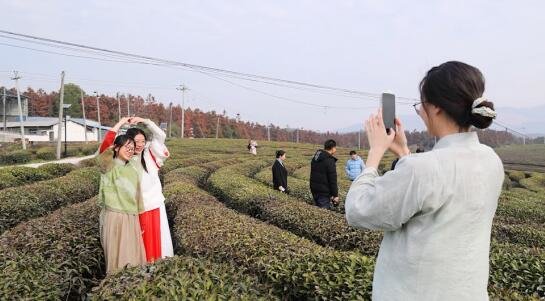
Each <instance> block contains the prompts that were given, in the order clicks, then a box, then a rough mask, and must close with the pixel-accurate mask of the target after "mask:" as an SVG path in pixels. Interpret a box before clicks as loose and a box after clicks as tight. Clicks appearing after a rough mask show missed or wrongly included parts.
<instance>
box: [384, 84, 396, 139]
mask: <svg viewBox="0 0 545 301" xmlns="http://www.w3.org/2000/svg"><path fill="white" fill-rule="evenodd" d="M395 117H396V97H395V95H394V94H391V93H382V120H384V127H385V128H386V133H388V134H389V133H390V129H394V130H395V128H396V125H395Z"/></svg>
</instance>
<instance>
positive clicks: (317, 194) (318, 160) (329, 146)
mask: <svg viewBox="0 0 545 301" xmlns="http://www.w3.org/2000/svg"><path fill="white" fill-rule="evenodd" d="M336 151H337V143H336V142H335V141H334V140H331V139H330V140H327V141H326V142H325V143H324V149H323V150H322V149H320V150H318V151H316V153H315V154H314V157H312V161H311V164H310V191H311V192H312V197H313V198H314V203H315V204H316V206H318V207H320V208H326V209H331V206H332V205H335V206H336V205H338V204H339V188H338V186H337V167H336V162H337V158H335V157H333V155H334V154H335V152H336Z"/></svg>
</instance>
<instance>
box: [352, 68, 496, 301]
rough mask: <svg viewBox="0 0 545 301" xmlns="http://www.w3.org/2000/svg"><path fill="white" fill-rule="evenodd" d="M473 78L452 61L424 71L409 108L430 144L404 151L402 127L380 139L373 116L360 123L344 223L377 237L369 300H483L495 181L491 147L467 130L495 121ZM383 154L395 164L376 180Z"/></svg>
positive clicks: (475, 74) (475, 73) (380, 125)
mask: <svg viewBox="0 0 545 301" xmlns="http://www.w3.org/2000/svg"><path fill="white" fill-rule="evenodd" d="M484 87H485V84H484V78H483V75H482V74H481V72H480V71H479V70H478V69H477V68H475V67H473V66H470V65H467V64H464V63H461V62H446V63H444V64H442V65H440V66H437V67H433V68H432V69H430V70H429V71H428V72H427V74H426V76H425V77H424V78H423V79H422V81H421V83H420V94H421V102H419V103H417V104H415V109H416V111H417V113H418V115H419V116H420V117H421V118H422V120H423V121H424V123H425V124H426V127H427V130H428V133H429V134H431V135H432V136H436V137H438V139H439V141H438V142H437V144H436V145H435V147H434V148H433V149H432V150H431V151H429V152H425V153H420V154H410V152H409V149H408V147H407V139H406V137H405V132H404V129H403V126H402V124H401V122H400V120H399V119H396V122H395V124H396V129H395V132H394V131H390V133H389V134H387V133H386V129H385V126H384V122H383V120H382V116H381V113H380V112H379V114H377V115H372V116H371V117H370V118H369V119H368V120H367V121H366V124H365V128H366V131H367V135H368V139H369V144H370V150H369V155H368V158H367V164H366V166H367V167H366V168H365V170H364V171H363V173H362V175H360V176H359V177H358V178H357V179H356V180H355V181H354V182H353V184H352V186H351V187H350V190H349V192H348V195H347V198H346V219H347V221H348V223H349V224H350V225H351V226H353V227H357V228H366V229H377V230H383V231H385V234H384V239H383V241H382V244H381V246H380V251H379V255H378V258H377V263H376V267H375V273H374V279H373V300H442V301H444V300H488V294H487V284H488V273H489V271H488V270H489V250H490V235H491V228H492V219H493V217H494V214H495V211H496V207H497V203H498V198H499V195H500V192H501V187H502V183H503V179H504V172H503V165H502V162H501V160H500V159H499V157H498V156H497V155H496V153H495V152H494V150H493V149H491V148H490V147H488V146H486V145H483V144H481V143H480V142H479V139H478V137H477V133H476V132H472V131H471V128H472V127H476V128H479V129H484V128H487V127H488V126H490V124H491V123H492V121H493V119H494V118H495V117H496V112H495V111H494V105H493V104H492V103H491V102H489V101H488V100H486V99H485V98H484V97H483V92H484ZM387 150H391V151H392V152H394V153H395V154H396V155H397V156H399V157H400V160H399V162H398V163H397V165H396V168H395V169H394V170H392V171H390V172H388V173H386V174H385V175H384V176H379V175H378V172H377V168H378V164H379V162H380V160H381V159H382V156H383V155H384V153H385V152H386V151H387Z"/></svg>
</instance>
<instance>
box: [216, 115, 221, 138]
mask: <svg viewBox="0 0 545 301" xmlns="http://www.w3.org/2000/svg"><path fill="white" fill-rule="evenodd" d="M219 131H220V117H219V116H218V120H217V121H216V139H218V137H219Z"/></svg>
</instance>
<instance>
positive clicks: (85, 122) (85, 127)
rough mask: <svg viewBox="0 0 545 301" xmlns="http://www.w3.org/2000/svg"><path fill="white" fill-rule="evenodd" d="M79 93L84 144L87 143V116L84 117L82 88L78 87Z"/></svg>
mask: <svg viewBox="0 0 545 301" xmlns="http://www.w3.org/2000/svg"><path fill="white" fill-rule="evenodd" d="M80 93H81V110H82V111H83V127H84V129H83V132H84V133H85V144H87V142H88V140H87V118H85V101H83V90H81V89H80Z"/></svg>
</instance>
